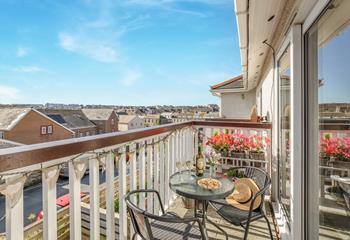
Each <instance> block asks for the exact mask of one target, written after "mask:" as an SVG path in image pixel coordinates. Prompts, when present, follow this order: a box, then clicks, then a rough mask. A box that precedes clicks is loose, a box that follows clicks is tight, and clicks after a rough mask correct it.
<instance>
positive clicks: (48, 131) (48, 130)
mask: <svg viewBox="0 0 350 240" xmlns="http://www.w3.org/2000/svg"><path fill="white" fill-rule="evenodd" d="M47 133H48V134H52V133H53V126H52V125H49V126H47Z"/></svg>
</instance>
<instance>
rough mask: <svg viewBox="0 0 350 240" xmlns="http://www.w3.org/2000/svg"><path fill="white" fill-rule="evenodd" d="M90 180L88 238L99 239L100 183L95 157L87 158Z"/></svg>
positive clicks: (97, 163) (97, 162)
mask: <svg viewBox="0 0 350 240" xmlns="http://www.w3.org/2000/svg"><path fill="white" fill-rule="evenodd" d="M89 181H90V239H91V240H98V239H100V198H99V194H100V191H99V190H100V189H99V188H100V183H99V161H98V159H96V158H91V159H90V160H89Z"/></svg>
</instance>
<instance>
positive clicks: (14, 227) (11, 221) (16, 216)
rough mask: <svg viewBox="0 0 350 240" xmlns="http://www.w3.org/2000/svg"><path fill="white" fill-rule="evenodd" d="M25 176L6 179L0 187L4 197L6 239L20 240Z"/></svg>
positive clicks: (21, 237)
mask: <svg viewBox="0 0 350 240" xmlns="http://www.w3.org/2000/svg"><path fill="white" fill-rule="evenodd" d="M25 181H26V177H25V176H15V177H10V178H8V179H6V181H5V184H3V185H2V186H1V187H0V192H1V193H2V194H3V195H5V205H6V206H5V208H6V239H9V240H17V239H18V240H22V239H24V234H23V233H24V232H23V187H24V183H25Z"/></svg>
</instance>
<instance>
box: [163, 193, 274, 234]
mask: <svg viewBox="0 0 350 240" xmlns="http://www.w3.org/2000/svg"><path fill="white" fill-rule="evenodd" d="M169 211H172V212H175V213H177V214H178V215H179V216H181V217H184V216H191V217H192V216H193V209H186V208H185V207H184V204H183V202H182V199H181V198H180V197H178V198H176V200H175V202H174V204H173V205H172V206H171V207H170V208H169ZM266 214H267V217H268V219H269V221H270V224H271V228H272V231H273V232H272V233H273V234H274V239H277V237H276V236H277V234H276V230H275V227H274V224H273V221H272V215H271V212H270V207H269V206H266ZM208 216H209V218H210V219H211V220H212V221H215V222H216V223H218V224H219V225H220V226H221V227H222V228H223V229H224V230H225V231H226V232H227V233H228V235H229V239H243V236H244V229H243V228H241V227H237V226H234V225H232V224H229V223H228V222H226V221H225V220H223V219H222V218H221V217H220V216H219V215H218V214H216V212H215V211H214V210H213V209H212V208H211V207H209V209H208ZM207 228H208V235H209V239H210V240H216V239H225V236H224V235H223V234H222V233H221V232H220V231H219V230H218V229H216V228H215V227H214V226H213V225H211V224H210V223H207ZM248 239H254V240H261V239H270V236H269V230H268V227H267V224H266V222H265V220H264V219H261V220H258V221H255V222H253V223H252V224H251V226H250V228H249V234H248Z"/></svg>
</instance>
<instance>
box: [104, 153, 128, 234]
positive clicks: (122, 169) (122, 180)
mask: <svg viewBox="0 0 350 240" xmlns="http://www.w3.org/2000/svg"><path fill="white" fill-rule="evenodd" d="M126 182H127V179H126V153H125V151H123V153H122V155H121V159H120V161H119V194H118V195H119V239H127V224H128V218H127V215H126V203H125V201H124V196H125V194H126ZM113 203H114V202H113ZM113 215H114V210H113ZM108 239H114V238H108Z"/></svg>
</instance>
